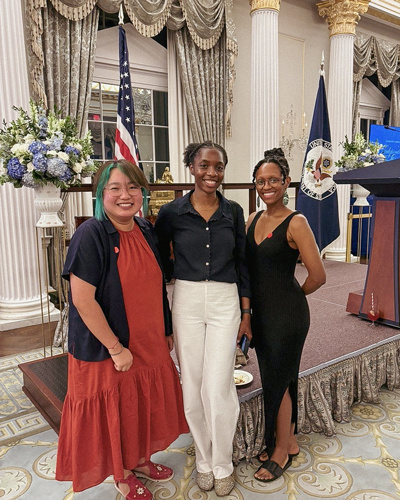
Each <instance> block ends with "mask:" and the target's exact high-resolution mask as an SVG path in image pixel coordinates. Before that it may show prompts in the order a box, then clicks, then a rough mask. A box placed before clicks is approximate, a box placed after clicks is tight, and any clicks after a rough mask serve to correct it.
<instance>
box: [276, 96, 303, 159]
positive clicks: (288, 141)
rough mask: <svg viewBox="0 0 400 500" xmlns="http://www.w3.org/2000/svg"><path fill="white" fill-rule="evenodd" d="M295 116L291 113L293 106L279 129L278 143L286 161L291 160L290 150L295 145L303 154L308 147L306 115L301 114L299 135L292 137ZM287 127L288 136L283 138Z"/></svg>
mask: <svg viewBox="0 0 400 500" xmlns="http://www.w3.org/2000/svg"><path fill="white" fill-rule="evenodd" d="M296 119H297V115H296V113H295V112H294V111H293V104H292V105H291V106H290V111H289V113H287V114H286V120H282V127H281V141H280V143H279V145H280V147H281V148H282V149H283V151H284V153H285V156H286V157H287V158H288V159H291V160H292V159H293V157H292V149H293V148H294V146H295V145H297V146H299V148H300V149H301V151H303V153H305V152H306V149H307V145H308V134H307V122H306V114H305V113H303V115H302V117H301V135H300V137H298V138H295V135H294V126H295V125H296V123H297V121H296ZM287 126H288V127H289V135H288V136H285V129H286V127H287Z"/></svg>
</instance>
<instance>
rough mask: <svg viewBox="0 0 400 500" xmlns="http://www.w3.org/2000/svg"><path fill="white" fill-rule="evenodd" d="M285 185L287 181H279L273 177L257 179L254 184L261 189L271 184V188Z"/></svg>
mask: <svg viewBox="0 0 400 500" xmlns="http://www.w3.org/2000/svg"><path fill="white" fill-rule="evenodd" d="M284 183H285V179H282V178H280V179H277V178H276V177H271V178H270V179H265V180H264V179H257V180H256V181H255V182H254V184H255V185H256V186H257V187H259V188H262V187H264V186H265V184H269V185H270V186H271V187H275V186H277V185H278V184H284Z"/></svg>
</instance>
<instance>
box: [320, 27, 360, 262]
mask: <svg viewBox="0 0 400 500" xmlns="http://www.w3.org/2000/svg"><path fill="white" fill-rule="evenodd" d="M353 44H354V35H335V36H332V37H331V48H330V61H329V90H328V109H329V121H330V126H331V136H332V137H331V139H332V152H333V158H334V160H335V161H336V160H337V159H339V158H340V157H341V156H342V152H343V148H342V146H340V144H339V143H340V142H342V141H343V140H344V138H345V136H346V135H347V137H348V138H349V139H350V140H351V134H352V120H353V116H352V103H353ZM337 193H338V205H339V224H340V235H339V238H337V239H336V240H335V241H334V242H333V243H332V244H331V245H330V246H329V248H328V250H327V251H326V252H325V258H326V259H329V260H339V261H343V262H344V261H345V260H346V239H347V214H348V213H349V211H350V184H340V185H338V187H337Z"/></svg>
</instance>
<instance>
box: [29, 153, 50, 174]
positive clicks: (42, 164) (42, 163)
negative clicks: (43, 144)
mask: <svg viewBox="0 0 400 500" xmlns="http://www.w3.org/2000/svg"><path fill="white" fill-rule="evenodd" d="M32 163H33V166H34V167H35V170H37V171H38V172H43V173H44V172H46V168H47V158H46V157H45V156H44V155H42V153H37V154H36V155H33V158H32Z"/></svg>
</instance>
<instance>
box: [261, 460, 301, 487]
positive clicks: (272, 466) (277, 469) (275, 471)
mask: <svg viewBox="0 0 400 500" xmlns="http://www.w3.org/2000/svg"><path fill="white" fill-rule="evenodd" d="M291 465H292V459H291V458H290V457H289V458H288V461H287V462H286V465H285V466H284V467H283V468H282V467H281V466H280V465H279V464H277V463H276V462H275V461H274V460H267V461H266V462H263V463H262V464H261V467H259V468H258V470H257V472H258V471H259V470H261V469H265V470H267V471H268V472H270V473H271V474H272V475H273V477H271V478H270V479H261V478H258V477H255V475H254V479H256V480H257V481H261V482H262V483H270V482H271V481H275V479H278V478H279V477H281V476H282V474H283V473H284V472H285V470H286V469H288V468H289V467H290V466H291ZM257 472H256V474H257Z"/></svg>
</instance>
